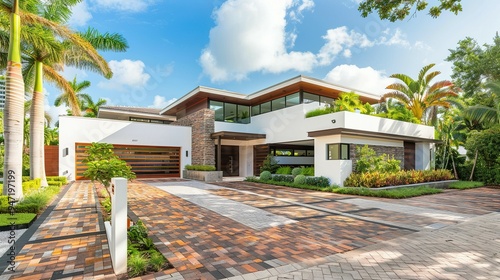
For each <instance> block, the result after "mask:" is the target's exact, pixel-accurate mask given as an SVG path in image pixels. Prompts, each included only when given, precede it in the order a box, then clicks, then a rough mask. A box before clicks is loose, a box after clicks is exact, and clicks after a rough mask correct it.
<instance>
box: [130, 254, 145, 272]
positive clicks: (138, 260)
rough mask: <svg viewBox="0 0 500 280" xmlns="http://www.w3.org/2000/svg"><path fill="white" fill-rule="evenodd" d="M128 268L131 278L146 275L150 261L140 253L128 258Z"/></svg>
mask: <svg viewBox="0 0 500 280" xmlns="http://www.w3.org/2000/svg"><path fill="white" fill-rule="evenodd" d="M127 267H128V276H130V277H137V276H140V275H144V274H145V273H146V271H147V268H148V259H147V258H146V257H145V256H144V255H143V254H141V253H139V252H137V253H134V254H132V255H130V256H129V257H128V260H127Z"/></svg>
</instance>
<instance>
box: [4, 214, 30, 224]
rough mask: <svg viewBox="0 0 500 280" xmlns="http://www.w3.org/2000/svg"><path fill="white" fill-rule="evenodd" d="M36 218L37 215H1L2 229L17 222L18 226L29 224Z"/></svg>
mask: <svg viewBox="0 0 500 280" xmlns="http://www.w3.org/2000/svg"><path fill="white" fill-rule="evenodd" d="M35 217H36V214H33V213H15V214H14V215H11V214H0V227H1V226H10V225H11V222H15V223H16V225H22V224H29V223H30V222H31V221H32V220H33V218H35Z"/></svg>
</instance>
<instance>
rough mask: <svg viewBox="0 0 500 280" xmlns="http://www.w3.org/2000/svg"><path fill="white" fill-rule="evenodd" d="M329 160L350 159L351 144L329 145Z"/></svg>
mask: <svg viewBox="0 0 500 280" xmlns="http://www.w3.org/2000/svg"><path fill="white" fill-rule="evenodd" d="M327 151H328V154H327V158H328V159H329V160H338V159H341V160H347V159H349V144H341V143H337V144H328V145H327Z"/></svg>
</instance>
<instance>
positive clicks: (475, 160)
mask: <svg viewBox="0 0 500 280" xmlns="http://www.w3.org/2000/svg"><path fill="white" fill-rule="evenodd" d="M476 162H477V150H476V155H475V156H474V164H472V171H471V172H470V177H469V181H472V178H473V177H474V169H476Z"/></svg>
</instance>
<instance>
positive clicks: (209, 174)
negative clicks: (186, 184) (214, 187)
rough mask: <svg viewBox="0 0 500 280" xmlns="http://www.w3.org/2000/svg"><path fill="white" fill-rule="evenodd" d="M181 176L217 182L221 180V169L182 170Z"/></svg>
mask: <svg viewBox="0 0 500 280" xmlns="http://www.w3.org/2000/svg"><path fill="white" fill-rule="evenodd" d="M182 177H183V178H184V179H191V180H197V181H203V182H218V181H222V171H197V170H182Z"/></svg>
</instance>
